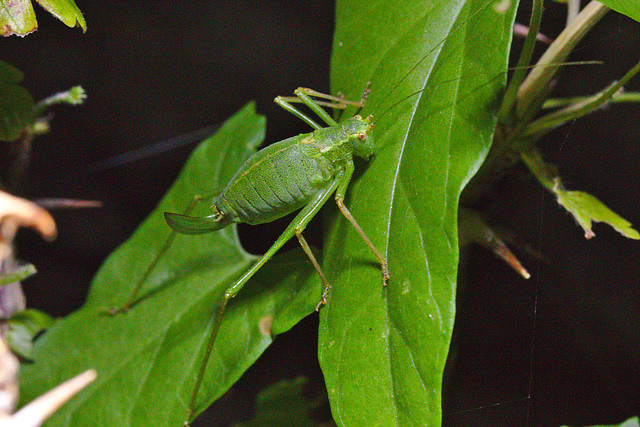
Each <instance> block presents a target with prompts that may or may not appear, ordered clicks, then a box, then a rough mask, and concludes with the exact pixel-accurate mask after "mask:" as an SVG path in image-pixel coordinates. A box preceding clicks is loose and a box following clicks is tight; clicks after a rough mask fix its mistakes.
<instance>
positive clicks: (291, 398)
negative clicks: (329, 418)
mask: <svg viewBox="0 0 640 427" xmlns="http://www.w3.org/2000/svg"><path fill="white" fill-rule="evenodd" d="M306 385H307V379H306V378H305V377H298V378H296V379H293V380H283V381H280V382H277V383H275V384H273V385H271V386H270V387H268V388H266V389H264V390H262V391H261V392H260V393H259V394H258V397H257V398H256V415H255V417H254V418H253V419H252V420H251V421H247V422H243V423H242V424H238V425H237V427H241V426H242V427H280V426H286V425H289V426H298V427H305V426H319V425H321V423H320V422H318V421H317V420H314V419H313V418H311V416H310V415H311V412H312V411H315V410H316V409H318V408H319V407H320V405H322V404H323V403H324V402H326V401H327V396H326V395H321V396H316V397H314V398H312V399H307V398H305V397H303V392H304V388H305V386H306Z"/></svg>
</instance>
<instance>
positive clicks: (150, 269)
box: [106, 190, 220, 316]
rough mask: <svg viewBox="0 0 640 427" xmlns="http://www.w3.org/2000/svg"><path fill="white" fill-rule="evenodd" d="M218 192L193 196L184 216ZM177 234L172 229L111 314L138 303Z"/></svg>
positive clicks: (127, 309) (126, 309)
mask: <svg viewBox="0 0 640 427" xmlns="http://www.w3.org/2000/svg"><path fill="white" fill-rule="evenodd" d="M218 193H220V190H216V191H213V192H209V193H203V194H198V195H195V196H194V197H193V199H191V202H190V203H189V206H187V208H186V209H185V211H184V213H183V215H184V216H186V215H189V214H190V213H191V212H192V211H193V210H194V209H195V208H196V206H198V204H199V203H200V202H202V201H204V200H210V199H211V198H213V197H214V196H215V195H216V194H218ZM176 234H177V233H176V231H175V230H171V233H170V234H169V236H168V237H167V240H165V242H164V244H163V245H162V247H161V248H160V250H159V251H158V253H157V254H156V256H155V257H154V258H153V261H151V264H149V266H148V267H147V269H146V270H145V272H144V274H143V275H142V277H141V278H140V280H138V282H137V283H136V287H135V288H134V289H133V291H132V292H131V294H129V298H127V301H126V302H125V303H124V304H123V305H121V306H120V307H112V308H109V309H107V310H106V312H107V313H108V314H109V315H110V316H114V315H116V314H119V313H126V312H127V311H129V310H130V309H131V308H132V307H133V306H134V305H135V304H136V303H138V300H137V298H138V293H139V292H140V289H141V288H142V286H143V285H144V283H145V282H146V281H147V279H148V278H149V276H150V275H151V273H152V272H153V270H154V269H155V267H156V265H158V262H160V260H161V259H162V257H163V256H164V255H165V254H166V253H167V251H168V250H169V248H170V247H171V245H172V244H173V241H174V240H175V238H176Z"/></svg>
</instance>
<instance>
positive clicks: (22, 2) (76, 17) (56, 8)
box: [0, 0, 87, 36]
mask: <svg viewBox="0 0 640 427" xmlns="http://www.w3.org/2000/svg"><path fill="white" fill-rule="evenodd" d="M36 1H37V2H38V3H39V4H40V6H42V7H43V8H45V9H46V10H48V11H49V12H50V13H51V14H52V15H53V16H55V17H56V18H58V19H59V20H61V21H62V22H63V23H64V24H66V25H67V26H69V27H75V26H76V25H79V26H80V27H82V31H83V32H85V31H87V24H86V22H85V20H84V17H83V16H82V12H80V9H79V8H78V6H76V4H75V2H74V1H73V0H36ZM37 29H38V22H37V21H36V14H35V12H34V10H33V5H32V3H31V0H0V35H3V36H11V35H14V34H15V35H18V36H25V35H27V34H29V33H31V32H33V31H35V30H37Z"/></svg>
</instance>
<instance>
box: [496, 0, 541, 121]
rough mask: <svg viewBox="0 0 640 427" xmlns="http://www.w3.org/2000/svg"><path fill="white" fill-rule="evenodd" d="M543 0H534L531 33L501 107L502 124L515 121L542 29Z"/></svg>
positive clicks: (530, 22)
mask: <svg viewBox="0 0 640 427" xmlns="http://www.w3.org/2000/svg"><path fill="white" fill-rule="evenodd" d="M543 9H544V8H543V7H542V0H534V2H533V9H532V11H531V19H530V20H529V33H528V34H527V38H526V39H525V41H524V46H523V47H522V52H520V59H518V64H517V65H516V71H515V72H514V73H513V77H512V78H511V81H510V82H509V86H508V87H507V91H506V92H505V95H504V100H503V101H502V106H501V107H500V113H499V121H500V123H511V122H512V121H513V119H514V116H513V108H514V105H515V103H516V99H517V97H516V96H517V94H518V87H519V86H520V84H521V83H522V81H523V80H524V78H525V75H526V73H527V71H528V70H529V68H528V66H529V64H530V63H531V55H533V48H534V47H535V43H536V36H537V35H538V30H539V29H540V21H541V20H542V11H543Z"/></svg>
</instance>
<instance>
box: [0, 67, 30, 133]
mask: <svg viewBox="0 0 640 427" xmlns="http://www.w3.org/2000/svg"><path fill="white" fill-rule="evenodd" d="M21 80H22V73H21V72H20V70H18V69H17V68H16V67H14V66H13V65H11V64H9V63H7V62H5V61H2V60H0V141H13V140H15V139H17V138H18V137H20V135H21V134H22V132H23V131H24V130H25V129H26V128H27V127H28V126H30V125H31V123H32V121H33V118H32V110H33V98H31V95H30V94H29V92H27V90H26V89H24V88H23V87H22V86H20V85H18V83H20V81H21Z"/></svg>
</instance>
